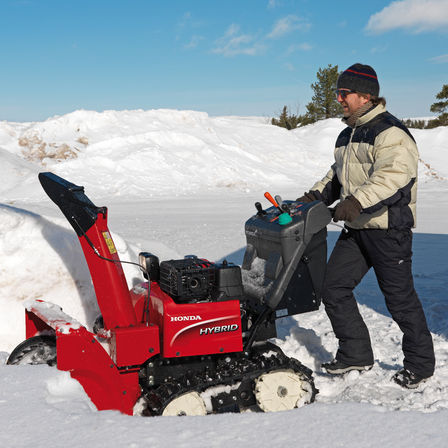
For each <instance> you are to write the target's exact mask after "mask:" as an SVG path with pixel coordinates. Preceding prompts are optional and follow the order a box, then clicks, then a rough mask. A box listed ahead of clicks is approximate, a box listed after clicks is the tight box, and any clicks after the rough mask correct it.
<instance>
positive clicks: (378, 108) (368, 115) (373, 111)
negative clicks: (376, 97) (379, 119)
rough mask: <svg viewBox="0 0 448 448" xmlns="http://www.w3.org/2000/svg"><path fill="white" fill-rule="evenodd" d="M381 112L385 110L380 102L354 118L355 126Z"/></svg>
mask: <svg viewBox="0 0 448 448" xmlns="http://www.w3.org/2000/svg"><path fill="white" fill-rule="evenodd" d="M383 112H386V107H385V106H383V105H382V104H378V106H375V107H374V108H373V109H371V110H369V111H368V112H367V113H365V114H364V115H362V116H361V117H359V118H358V119H357V120H356V123H355V127H358V126H361V125H363V124H365V123H367V122H369V121H370V120H372V119H373V118H375V117H376V116H377V115H379V114H382V113H383Z"/></svg>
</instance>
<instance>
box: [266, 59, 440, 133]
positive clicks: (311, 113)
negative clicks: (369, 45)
mask: <svg viewBox="0 0 448 448" xmlns="http://www.w3.org/2000/svg"><path fill="white" fill-rule="evenodd" d="M339 74H340V73H339V71H338V66H337V65H336V66H334V67H332V66H331V64H329V65H328V67H327V68H319V70H318V72H317V74H316V76H317V82H315V83H313V84H311V88H312V89H313V92H314V95H313V97H312V99H311V101H310V102H309V103H308V104H307V105H306V112H305V113H304V114H303V115H299V114H298V113H297V114H293V113H290V112H289V111H288V107H287V106H283V109H282V112H281V113H280V114H279V116H278V118H272V120H271V123H272V124H273V125H275V126H280V127H283V128H286V129H295V128H298V127H300V126H305V125H307V124H311V123H315V122H316V121H319V120H324V119H326V118H336V117H340V116H341V115H342V113H341V112H342V108H341V106H340V104H339V103H338V101H337V99H336V95H335V91H336V84H337V80H338V77H339ZM436 98H437V99H438V100H441V101H438V102H435V103H434V104H432V105H431V108H430V110H431V112H433V113H436V114H439V115H438V116H437V117H436V118H434V119H431V120H412V119H410V118H408V119H406V120H402V122H403V123H404V124H405V125H406V126H407V127H408V128H416V129H432V128H436V127H438V126H448V84H444V85H443V87H442V90H441V91H440V92H439V93H438V94H437V95H436Z"/></svg>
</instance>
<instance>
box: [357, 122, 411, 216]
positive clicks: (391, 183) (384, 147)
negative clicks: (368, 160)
mask: <svg viewBox="0 0 448 448" xmlns="http://www.w3.org/2000/svg"><path fill="white" fill-rule="evenodd" d="M373 157H374V160H375V162H374V165H373V172H372V174H371V175H370V177H369V178H368V179H367V181H366V182H364V184H363V185H361V186H360V187H358V188H357V189H356V190H355V191H354V192H353V196H354V197H355V198H356V199H357V200H358V201H359V202H360V204H361V206H362V209H363V213H374V212H375V211H377V210H379V209H380V208H382V207H383V206H391V205H393V204H394V203H395V202H397V201H398V200H399V199H400V198H401V197H402V196H403V195H404V194H406V193H408V192H409V191H410V189H411V188H412V186H413V185H414V183H415V181H416V178H417V164H418V151H417V147H416V145H415V143H414V142H413V141H412V139H411V138H409V137H408V135H407V134H406V133H405V132H404V131H402V130H401V129H399V128H396V127H392V128H389V129H387V130H386V131H384V132H382V133H381V134H380V135H379V136H378V137H377V139H376V141H375V147H374V150H373Z"/></svg>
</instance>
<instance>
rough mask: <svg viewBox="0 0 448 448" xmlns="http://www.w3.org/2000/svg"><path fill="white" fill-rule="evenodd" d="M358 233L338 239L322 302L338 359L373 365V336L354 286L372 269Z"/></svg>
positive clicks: (331, 258)
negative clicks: (328, 319)
mask: <svg viewBox="0 0 448 448" xmlns="http://www.w3.org/2000/svg"><path fill="white" fill-rule="evenodd" d="M357 232H358V231H356V230H355V231H353V230H350V231H349V232H348V233H344V232H343V233H341V235H340V237H339V239H338V241H337V242H336V245H335V247H334V249H333V252H332V254H331V256H330V259H329V260H328V264H327V272H326V275H325V281H324V287H323V293H322V301H323V303H324V305H325V311H326V312H327V315H328V317H329V318H330V321H331V325H332V326H333V331H334V334H335V336H336V337H337V338H338V339H339V349H338V352H337V354H336V357H335V359H336V360H338V361H340V362H342V363H344V364H348V365H353V366H370V365H372V364H373V353H372V347H371V343H370V336H369V332H368V330H367V327H366V325H365V323H364V321H363V319H362V317H361V314H360V313H359V310H358V305H357V303H356V299H355V297H354V295H353V289H354V288H355V287H356V285H358V283H359V282H360V281H361V279H362V278H363V277H364V275H365V274H366V272H367V271H368V270H369V268H370V266H369V262H368V261H367V260H366V258H365V257H364V255H363V253H362V251H361V249H360V247H359V246H358V244H357V242H356V241H355V238H356V233H357Z"/></svg>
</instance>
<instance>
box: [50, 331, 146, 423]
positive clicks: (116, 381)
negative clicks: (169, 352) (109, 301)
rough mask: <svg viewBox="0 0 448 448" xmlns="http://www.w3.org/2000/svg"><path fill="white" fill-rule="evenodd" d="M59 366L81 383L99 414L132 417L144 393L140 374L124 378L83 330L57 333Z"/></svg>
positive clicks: (128, 374)
mask: <svg viewBox="0 0 448 448" xmlns="http://www.w3.org/2000/svg"><path fill="white" fill-rule="evenodd" d="M56 350H57V366H58V369H59V370H67V371H69V372H70V374H71V376H72V377H73V378H75V379H76V380H78V381H79V382H80V383H81V385H82V387H83V388H84V390H85V391H86V393H87V395H88V396H89V397H90V399H91V400H92V402H93V403H94V404H95V406H96V407H97V409H98V410H103V409H116V410H118V411H121V412H123V413H125V414H129V415H132V412H133V407H134V404H135V402H136V401H137V399H138V397H139V396H140V393H141V390H140V386H139V384H138V370H136V371H134V372H130V373H126V374H121V373H120V372H119V370H118V369H117V366H116V365H115V364H114V363H113V361H112V360H111V358H110V357H109V355H108V354H107V352H106V351H105V350H104V348H103V347H102V346H101V344H100V343H99V342H98V341H97V340H96V339H95V337H94V335H93V334H92V333H90V332H88V331H87V330H86V329H85V328H84V327H81V328H79V329H78V330H71V331H70V332H69V333H59V332H56Z"/></svg>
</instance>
